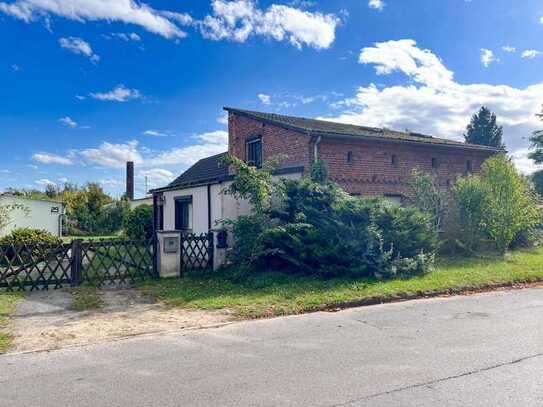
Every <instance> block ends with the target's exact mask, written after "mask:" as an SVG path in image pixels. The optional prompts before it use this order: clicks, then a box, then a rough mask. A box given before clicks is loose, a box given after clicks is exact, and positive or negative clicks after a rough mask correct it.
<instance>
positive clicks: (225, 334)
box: [0, 289, 543, 407]
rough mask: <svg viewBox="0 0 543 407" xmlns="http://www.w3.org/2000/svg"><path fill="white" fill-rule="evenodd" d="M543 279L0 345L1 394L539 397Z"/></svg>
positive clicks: (323, 400)
mask: <svg viewBox="0 0 543 407" xmlns="http://www.w3.org/2000/svg"><path fill="white" fill-rule="evenodd" d="M542 405H543V290H542V289H529V290H520V291H511V292H500V293H493V294H483V295H477V296H471V297H454V298H450V299H434V300H425V301H415V302H408V303H400V304H389V305H381V306H375V307H366V308H358V309H351V310H346V311H342V312H338V313H317V314H310V315H304V316H294V317H287V318H277V319H272V320H263V321H253V322H243V323H236V324H233V325H229V326H226V327H222V328H216V329H208V330H200V331H192V332H185V333H177V334H163V335H151V336H145V337H137V338H132V339H126V340H122V341H117V342H109V343H102V344H98V345H92V346H86V347H79V348H70V349H64V350H58V351H52V352H48V353H33V354H19V355H6V356H2V357H0V406H2V407H4V406H6V407H8V406H9V407H19V406H20V407H23V406H24V407H29V406H40V407H49V406H54V407H58V406H61V407H64V406H65V407H81V406H92V407H98V406H108V407H112V406H130V407H136V406H175V407H180V406H182V407H187V406H221V407H224V406H387V407H391V406H392V407H394V406H417V407H420V406H493V407H494V406H523V407H527V406H542Z"/></svg>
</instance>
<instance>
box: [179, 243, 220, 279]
mask: <svg viewBox="0 0 543 407" xmlns="http://www.w3.org/2000/svg"><path fill="white" fill-rule="evenodd" d="M204 269H208V270H209V269H213V232H209V233H202V234H195V233H182V234H181V275H183V273H184V272H186V271H190V270H204Z"/></svg>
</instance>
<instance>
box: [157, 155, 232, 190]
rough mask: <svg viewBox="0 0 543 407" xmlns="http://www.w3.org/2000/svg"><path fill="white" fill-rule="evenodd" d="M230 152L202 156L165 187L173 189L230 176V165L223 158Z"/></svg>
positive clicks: (217, 180) (216, 180) (220, 179)
mask: <svg viewBox="0 0 543 407" xmlns="http://www.w3.org/2000/svg"><path fill="white" fill-rule="evenodd" d="M227 154H228V153H226V152H224V153H221V154H217V155H213V156H211V157H206V158H202V159H201V160H200V161H198V162H197V163H196V164H194V165H193V166H192V167H190V168H189V169H188V170H186V171H185V172H184V173H183V174H181V175H180V176H179V177H177V178H176V179H175V180H174V181H173V182H171V183H170V184H168V186H167V187H166V188H164V189H172V188H173V187H176V188H179V187H184V188H186V187H189V186H196V185H202V184H209V183H212V182H219V181H222V180H224V179H226V178H227V177H228V165H224V164H223V161H222V160H223V158H224V157H226V155H227Z"/></svg>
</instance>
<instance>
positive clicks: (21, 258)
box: [0, 228, 62, 266]
mask: <svg viewBox="0 0 543 407" xmlns="http://www.w3.org/2000/svg"><path fill="white" fill-rule="evenodd" d="M60 244H62V239H61V238H59V237H57V236H54V235H52V234H51V233H49V232H47V231H46V230H39V229H30V228H19V229H15V230H13V231H12V232H11V233H10V234H8V235H6V236H4V237H2V238H1V239H0V246H3V248H2V253H3V254H4V256H2V258H1V259H0V261H1V262H2V263H4V264H6V263H7V262H8V261H9V263H10V264H11V265H12V266H16V265H21V264H26V263H33V262H40V261H46V260H47V259H48V258H49V257H50V256H53V257H54V256H55V255H54V253H52V252H51V248H52V247H57V246H59V245H60Z"/></svg>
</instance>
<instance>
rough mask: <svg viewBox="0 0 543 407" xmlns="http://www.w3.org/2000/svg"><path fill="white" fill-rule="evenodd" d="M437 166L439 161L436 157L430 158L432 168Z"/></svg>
mask: <svg viewBox="0 0 543 407" xmlns="http://www.w3.org/2000/svg"><path fill="white" fill-rule="evenodd" d="M437 167H439V162H438V161H437V158H432V168H437Z"/></svg>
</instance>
